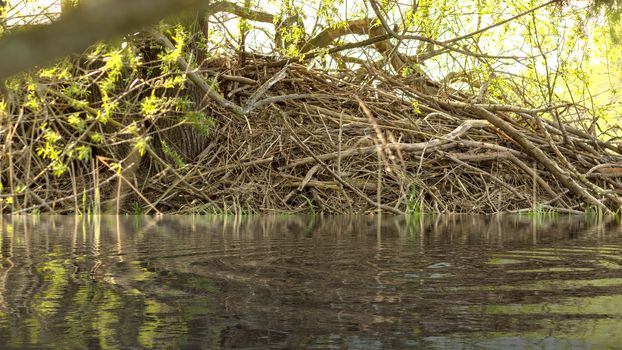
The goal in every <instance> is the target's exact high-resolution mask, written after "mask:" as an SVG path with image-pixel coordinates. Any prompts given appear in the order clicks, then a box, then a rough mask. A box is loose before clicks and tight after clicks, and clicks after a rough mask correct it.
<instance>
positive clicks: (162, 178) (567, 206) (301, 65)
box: [0, 2, 622, 215]
mask: <svg viewBox="0 0 622 350" xmlns="http://www.w3.org/2000/svg"><path fill="white" fill-rule="evenodd" d="M372 4H375V2H372ZM243 15H244V12H242V13H241V16H243ZM380 19H381V21H382V17H380ZM366 21H367V22H365V23H363V22H362V20H359V22H360V23H359V22H356V23H354V22H355V21H353V23H350V24H349V25H350V27H349V28H348V30H356V28H358V27H356V26H355V24H356V25H358V26H361V28H363V29H360V31H361V33H364V34H367V35H368V36H369V38H368V39H366V40H365V41H364V42H362V43H361V42H359V43H358V45H359V46H356V45H354V44H352V43H350V44H342V45H341V46H337V45H335V46H333V44H334V43H335V42H336V40H337V39H338V38H340V37H341V36H344V35H346V34H347V32H343V33H340V32H337V29H330V28H329V29H330V30H329V29H327V30H326V31H324V32H321V33H320V34H318V35H317V36H315V37H314V38H312V39H311V40H308V41H306V43H303V42H297V43H296V45H297V48H298V50H299V51H298V52H297V55H295V56H292V57H289V58H287V57H285V58H284V56H276V55H274V56H272V55H261V54H258V53H254V52H250V51H248V50H244V49H235V50H234V49H231V48H228V50H227V51H225V52H216V51H214V52H210V53H206V52H205V51H206V49H205V48H206V47H209V45H208V44H209V43H206V42H203V41H201V40H199V39H200V38H199V37H198V35H200V34H201V33H202V32H201V30H195V31H194V32H193V31H192V30H189V29H188V27H187V26H183V25H165V24H161V25H160V26H157V27H153V28H152V29H148V30H145V31H142V32H140V33H137V34H134V35H132V36H128V37H126V38H124V41H123V43H122V45H118V44H98V45H95V46H93V47H92V48H90V49H89V50H88V51H86V52H85V53H83V54H80V55H73V56H71V57H68V58H65V59H62V60H60V61H59V62H57V63H56V64H55V65H53V66H51V67H48V68H41V69H39V70H37V71H36V72H31V73H24V74H21V75H18V76H16V77H13V78H11V79H9V80H7V81H6V83H5V87H3V89H2V94H1V97H0V107H1V108H0V145H1V150H0V213H4V214H9V213H11V214H20V213H55V214H65V213H82V214H86V213H90V214H100V213H112V214H114V213H116V214H120V213H130V214H131V213H134V214H159V213H174V214H190V213H192V214H219V213H232V214H252V213H371V212H385V213H393V214H404V213H405V214H419V213H482V214H487V213H503V212H515V213H524V212H531V213H562V214H563V213H568V214H581V213H586V212H592V213H598V215H600V214H617V213H619V208H621V207H622V197H620V193H622V182H621V181H620V177H622V145H621V144H620V143H618V142H616V141H614V140H615V133H611V134H608V133H607V132H599V133H597V131H598V128H595V127H594V126H595V125H594V124H595V123H596V120H597V118H594V117H593V116H592V115H591V114H590V113H591V111H590V110H589V109H588V108H586V107H585V106H583V105H581V104H579V103H572V102H566V101H563V100H561V99H556V98H553V97H552V96H553V94H552V93H551V94H549V101H548V102H546V101H534V100H530V99H529V98H528V97H527V96H526V95H525V90H524V89H525V87H524V86H523V87H521V86H520V85H519V84H517V81H518V80H515V81H512V80H511V79H509V78H507V77H501V76H499V75H497V74H495V73H494V72H489V73H486V74H480V75H479V76H475V75H473V74H475V73H474V71H463V72H459V73H454V74H447V75H446V76H445V77H444V78H443V79H432V78H430V77H429V75H428V74H425V73H424V72H423V71H420V70H418V68H419V67H420V66H419V65H418V64H417V65H415V64H409V63H408V62H412V59H411V58H409V57H408V56H406V55H402V54H399V53H391V50H393V49H395V48H394V47H392V46H391V45H392V44H391V43H392V42H394V41H395V40H394V41H391V39H392V37H393V35H394V34H395V33H393V32H392V30H391V29H390V28H389V27H388V26H386V25H385V24H384V23H382V25H381V24H379V23H375V22H373V21H371V20H366ZM200 24H201V22H200V21H199V25H200ZM365 26H367V27H365ZM331 28H332V27H331ZM365 28H367V29H365ZM370 28H371V29H370ZM331 30H332V31H331ZM197 38H199V39H197ZM203 39H205V38H203ZM290 39H291V38H290ZM406 39H408V38H404V40H406ZM428 41H429V40H428ZM432 44H435V45H437V46H436V47H441V49H442V48H444V47H445V46H448V44H444V45H445V46H442V45H441V46H439V45H440V44H442V43H440V42H432ZM344 45H345V46H347V48H352V49H354V48H357V47H358V48H360V47H366V46H372V47H374V48H375V50H376V51H377V52H379V53H380V54H381V55H383V56H386V57H385V58H384V61H383V62H384V63H380V62H379V61H376V62H374V61H371V60H370V61H368V60H359V61H356V60H355V59H354V58H351V59H350V60H348V59H347V57H346V56H342V58H343V60H344V61H343V62H341V63H339V64H337V65H336V66H334V67H332V68H331V69H325V68H317V67H316V65H315V64H314V63H313V62H314V60H316V59H321V58H322V57H323V56H328V55H335V57H336V55H338V54H339V53H340V52H342V51H344V50H345V48H344ZM348 45H350V46H348ZM383 45H384V46H383ZM433 48H434V46H432V49H433ZM443 50H449V51H451V50H457V51H456V52H458V53H461V54H464V55H466V56H470V55H471V56H472V55H473V52H471V51H465V50H462V49H460V50H458V49H455V48H453V47H449V48H445V49H443ZM430 52H432V51H430ZM480 56H482V57H479V56H477V55H476V57H477V58H478V59H479V58H481V59H497V58H488V57H484V56H485V55H480ZM422 57H423V56H422ZM431 57H433V56H431ZM500 59H507V58H500ZM510 59H515V60H516V58H511V57H510ZM409 60H410V61H409ZM398 61H399V62H398ZM348 62H350V63H352V62H354V63H353V64H356V65H355V67H357V68H356V69H353V68H352V67H353V66H347V65H346V63H348ZM387 66H389V68H387ZM471 73H472V74H471ZM480 73H481V72H480ZM478 74H479V73H478ZM475 80H477V81H475ZM456 82H458V83H464V84H466V85H463V87H464V86H467V88H461V89H460V88H457V87H456V85H455V83H456ZM549 89H552V88H551V87H549ZM551 91H552V90H551ZM590 120H592V121H593V123H592V125H591V126H592V127H590V128H589V129H586V128H584V126H585V123H586V121H588V122H589V121H590Z"/></svg>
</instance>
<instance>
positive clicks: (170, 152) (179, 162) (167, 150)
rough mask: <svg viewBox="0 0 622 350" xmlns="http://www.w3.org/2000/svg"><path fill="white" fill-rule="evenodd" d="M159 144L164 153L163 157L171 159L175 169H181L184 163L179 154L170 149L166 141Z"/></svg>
mask: <svg viewBox="0 0 622 350" xmlns="http://www.w3.org/2000/svg"><path fill="white" fill-rule="evenodd" d="M160 142H161V144H162V151H163V152H164V155H166V156H167V157H168V158H170V159H172V160H173V162H174V163H175V166H176V167H177V168H183V167H184V165H185V163H184V161H183V159H182V157H181V156H180V155H179V153H177V152H176V151H175V150H174V149H172V148H171V146H169V144H168V143H167V142H166V141H164V140H161V141H160Z"/></svg>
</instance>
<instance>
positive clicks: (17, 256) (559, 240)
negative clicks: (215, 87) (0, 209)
mask: <svg viewBox="0 0 622 350" xmlns="http://www.w3.org/2000/svg"><path fill="white" fill-rule="evenodd" d="M0 258H1V262H2V267H1V269H0V347H1V348H9V349H10V348H15V349H18V348H19V349H21V348H29V347H30V348H41V347H44V348H53V349H75V348H77V349H97V348H102V349H143V348H158V349H166V348H171V349H177V348H205V349H216V348H316V349H326V348H335V349H341V348H365V349H383V348H386V349H393V348H418V347H425V348H431V349H498V348H503V349H592V348H601V349H602V348H607V347H609V348H618V346H619V345H620V344H622V335H621V334H620V333H619V332H618V330H619V329H620V327H621V326H622V235H621V229H620V224H619V223H616V222H600V223H589V222H587V221H586V220H585V219H583V218H559V219H557V220H554V221H551V222H547V223H542V222H534V221H530V220H529V219H525V218H523V219H521V218H517V217H472V216H445V217H436V218H432V217H431V218H424V219H420V220H412V221H408V220H406V219H404V218H401V217H383V219H382V220H379V219H378V218H377V217H330V218H317V217H316V218H313V217H287V216H286V217H246V218H239V217H237V218H236V217H216V218H215V217H163V218H149V217H134V218H132V217H121V218H117V217H112V216H111V217H105V216H104V217H101V218H97V219H93V220H90V221H89V220H83V219H81V218H76V217H45V216H36V217H4V218H2V217H0Z"/></svg>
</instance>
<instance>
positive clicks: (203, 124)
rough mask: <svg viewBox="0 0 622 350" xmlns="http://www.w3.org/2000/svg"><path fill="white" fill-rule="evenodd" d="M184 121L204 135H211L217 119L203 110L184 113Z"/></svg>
mask: <svg viewBox="0 0 622 350" xmlns="http://www.w3.org/2000/svg"><path fill="white" fill-rule="evenodd" d="M184 122H185V123H187V124H189V125H191V126H192V127H194V128H195V129H197V130H198V131H199V132H200V133H201V134H202V135H203V136H206V137H207V136H209V134H210V132H211V130H212V129H213V128H214V126H215V125H216V121H215V120H214V119H213V118H212V117H210V116H207V115H206V114H205V113H203V112H187V113H186V114H185V115H184Z"/></svg>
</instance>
